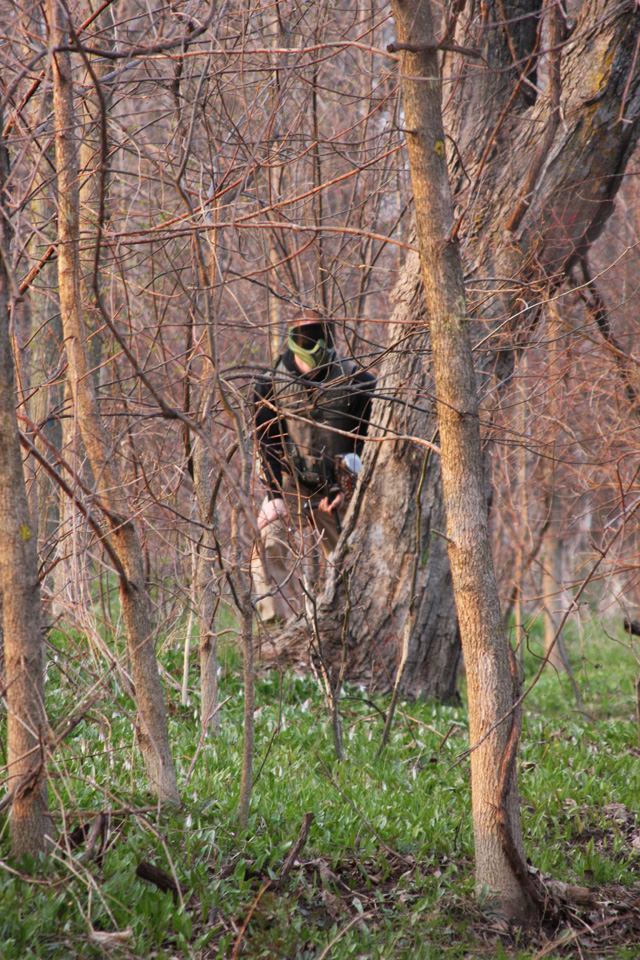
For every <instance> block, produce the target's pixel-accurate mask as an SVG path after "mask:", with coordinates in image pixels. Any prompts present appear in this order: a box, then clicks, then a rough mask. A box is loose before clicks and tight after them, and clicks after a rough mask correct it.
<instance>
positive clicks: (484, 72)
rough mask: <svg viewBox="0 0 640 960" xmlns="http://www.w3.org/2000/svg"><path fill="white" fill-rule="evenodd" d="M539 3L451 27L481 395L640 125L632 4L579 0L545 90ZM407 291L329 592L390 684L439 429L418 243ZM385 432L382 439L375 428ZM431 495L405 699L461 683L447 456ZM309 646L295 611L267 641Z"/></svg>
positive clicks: (364, 660) (378, 680)
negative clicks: (444, 482)
mask: <svg viewBox="0 0 640 960" xmlns="http://www.w3.org/2000/svg"><path fill="white" fill-rule="evenodd" d="M550 9H551V10H555V9H556V8H555V5H550ZM540 10H541V3H540V2H534V0H505V2H504V3H503V4H498V5H496V4H486V5H485V6H484V7H483V8H482V15H481V16H480V15H479V14H478V16H476V10H475V8H465V9H464V10H463V11H462V12H461V13H459V14H458V15H456V16H454V18H453V19H452V21H451V23H450V24H449V27H450V28H451V32H450V40H451V41H453V42H455V43H457V44H459V45H460V46H463V47H465V48H471V49H472V51H473V50H475V51H477V52H478V53H479V54H480V55H481V56H482V57H483V58H484V63H483V61H481V60H479V59H478V58H476V57H473V58H466V57H465V55H463V54H461V53H455V54H452V53H449V52H447V53H446V54H443V57H444V64H443V68H442V69H443V73H444V76H445V77H446V78H447V79H450V80H451V81H452V82H451V85H450V86H448V87H447V90H448V91H449V90H450V91H451V95H450V97H449V98H448V102H447V108H446V111H445V117H444V119H445V123H446V125H447V134H448V135H450V136H448V137H447V140H446V142H445V145H444V146H446V149H447V152H448V154H449V172H450V179H451V182H452V185H453V189H454V201H455V203H456V207H455V210H454V215H455V216H456V217H458V218H459V220H460V225H459V228H458V229H457V231H456V235H457V236H458V237H459V239H460V240H461V251H462V255H463V259H464V261H465V265H466V267H465V269H466V272H465V281H466V284H467V289H468V290H469V291H470V294H469V307H470V312H471V315H472V317H477V318H478V319H480V318H481V321H482V322H481V323H480V322H473V323H472V324H471V334H472V338H473V340H474V342H475V343H476V344H480V343H481V344H482V346H481V347H477V348H476V370H477V371H478V378H479V381H480V384H481V387H482V393H483V394H485V395H486V396H487V400H486V401H484V402H483V408H484V407H487V408H488V405H489V401H490V400H494V399H495V397H496V396H497V395H499V390H500V389H502V387H503V385H505V384H506V383H508V381H509V377H510V374H511V372H512V370H513V363H514V357H515V352H516V350H517V349H518V348H519V347H521V346H524V345H525V343H526V340H527V336H528V334H529V332H530V330H531V327H532V324H534V323H535V322H536V319H537V315H538V311H539V305H540V304H541V302H542V301H543V300H544V298H545V296H546V294H547V293H548V291H549V290H550V289H553V288H554V286H557V285H559V284H560V283H562V281H563V279H564V277H565V275H566V271H567V270H568V269H569V268H570V267H571V265H572V263H573V262H575V261H576V259H578V258H579V257H581V256H584V255H585V254H586V252H587V250H588V248H589V245H590V244H591V242H592V241H593V240H594V239H595V238H596V237H597V236H598V235H599V233H600V232H601V230H602V229H603V226H604V224H605V222H606V220H607V218H608V216H609V214H610V213H611V210H612V204H613V201H614V198H615V195H616V192H617V190H618V188H619V186H620V183H621V181H622V174H623V172H624V169H625V166H626V164H627V162H628V160H629V157H630V156H631V154H632V152H633V149H634V147H635V144H636V142H637V139H638V134H639V132H640V126H639V120H640V71H639V66H640V58H637V59H636V58H634V51H635V46H636V41H637V35H638V30H639V28H640V22H639V18H638V16H637V13H636V7H635V6H634V4H633V3H632V2H628V3H623V4H618V3H616V2H614V0H587V2H585V3H584V4H582V6H581V7H580V9H579V11H578V15H577V18H576V23H575V26H574V28H573V30H572V32H571V35H570V36H569V38H568V40H567V41H566V43H565V44H564V45H563V44H562V43H561V42H559V43H558V44H556V45H555V48H554V49H557V51H558V52H557V53H556V54H554V55H552V56H551V57H550V58H547V59H548V60H550V61H553V69H552V70H551V72H550V75H549V76H548V77H541V78H540V79H539V80H538V81H537V82H538V83H539V84H541V85H542V86H543V92H542V93H541V94H540V93H538V94H537V93H536V89H535V88H534V87H531V86H530V82H536V66H537V60H536V50H537V40H536V38H537V32H538V27H539V17H540ZM527 14H528V15H529V16H528V17H527ZM503 20H504V21H506V26H505V24H504V23H503ZM558 29H560V28H559V27H558ZM514 57H515V61H516V63H515V65H514ZM546 69H547V71H548V70H549V67H548V66H547V67H546ZM554 71H555V72H554ZM558 76H559V79H558ZM558 103H559V105H560V110H558ZM559 118H560V120H559V122H558V119H559ZM619 118H620V119H621V120H622V121H623V122H620V119H619ZM408 138H409V139H410V135H409V134H408ZM452 140H454V141H455V144H456V147H455V148H453V147H452V146H451V141H452ZM444 146H443V147H442V148H441V149H444ZM395 300H396V303H397V305H396V308H395V311H394V315H393V320H394V323H393V325H392V326H391V332H390V338H389V345H391V346H393V349H392V350H391V351H390V352H388V353H387V355H386V356H385V358H384V361H383V363H382V364H381V368H380V378H379V380H380V386H379V388H378V391H377V392H378V396H379V399H378V400H376V402H375V403H374V405H373V411H372V428H371V429H370V431H369V435H370V436H371V437H373V439H374V441H375V442H373V443H369V444H367V449H366V451H365V455H364V458H363V480H364V481H365V482H364V483H363V484H361V487H360V490H359V491H357V495H356V497H355V498H354V503H353V504H352V506H351V508H350V510H349V512H348V513H347V515H346V517H345V522H344V527H345V534H344V537H343V538H342V540H341V542H340V544H339V545H338V548H337V551H336V559H337V560H338V561H339V565H338V567H336V568H330V569H329V572H328V577H327V581H326V584H325V587H324V591H323V593H322V596H321V598H320V602H319V612H320V613H321V615H322V616H321V629H322V633H323V643H324V646H325V649H326V650H327V651H328V652H333V653H334V654H335V659H336V663H338V662H339V658H340V656H341V652H342V643H341V636H342V628H343V611H344V609H345V588H344V582H345V580H346V581H347V582H348V583H349V588H350V591H351V595H352V612H351V616H350V621H349V628H348V631H347V639H348V644H349V666H348V671H347V678H348V679H350V680H352V681H356V682H368V683H370V684H371V685H372V686H374V687H378V688H382V689H384V688H389V687H390V686H391V685H392V681H393V679H394V676H395V671H396V664H397V660H398V656H399V637H401V636H402V631H403V628H404V624H405V622H406V618H407V615H408V610H409V605H410V599H411V598H410V597H409V591H410V584H411V577H410V576H409V575H408V571H409V570H410V569H411V560H412V556H413V553H414V551H415V549H416V537H415V521H416V501H417V498H418V491H419V489H420V479H421V473H422V466H423V463H424V453H425V452H424V449H423V448H420V446H419V444H417V443H415V442H412V441H409V440H407V439H404V440H403V439H402V437H406V436H407V435H413V436H417V437H421V438H428V439H431V438H432V437H433V431H434V419H433V411H432V405H431V402H430V399H429V398H430V394H431V392H432V387H431V385H430V379H429V374H428V372H427V371H426V370H425V369H424V368H423V358H424V354H425V352H426V351H428V349H429V339H428V334H427V332H426V330H424V329H423V328H422V326H421V324H422V320H423V314H424V305H423V300H422V293H421V280H420V275H419V268H418V260H417V257H416V255H415V254H414V253H411V254H409V256H408V257H407V261H406V264H405V267H404V269H403V272H402V276H401V279H400V282H399V283H398V286H397V288H396V291H395ZM388 398H391V399H388ZM407 404H417V405H418V406H419V407H421V408H422V409H421V410H416V409H414V407H411V406H408V405H407ZM383 435H384V436H385V437H386V439H385V441H384V442H383V443H380V442H378V441H380V439H381V437H382V436H383ZM420 501H421V505H422V510H421V517H422V519H421V529H420V536H419V543H418V551H419V557H420V563H421V567H420V570H419V576H418V580H417V586H416V602H417V604H418V609H417V611H416V614H415V622H414V624H413V627H412V629H411V634H410V638H409V661H408V666H407V667H406V668H405V672H404V682H403V684H402V689H403V692H404V693H405V694H407V695H437V696H441V697H446V696H450V695H451V694H452V692H453V691H454V690H455V679H456V671H457V667H458V663H459V656H460V653H459V649H460V648H459V640H458V632H457V624H456V618H455V607H454V604H453V595H452V590H451V576H450V571H449V566H448V561H447V557H446V550H445V549H444V547H445V544H444V542H443V541H442V538H441V536H439V533H441V532H442V522H443V521H442V516H443V510H442V495H441V486H440V480H439V464H438V462H437V458H435V457H432V458H430V460H429V462H428V464H427V475H426V478H425V482H424V484H423V486H422V493H421V494H420ZM356 519H357V520H358V523H357V526H355V529H354V522H355V520H356ZM436 531H438V532H439V533H438V532H436ZM422 564H424V566H422ZM374 584H375V589H374V588H373V586H372V585H374ZM307 649H308V637H307V636H306V632H305V630H304V629H302V628H301V627H299V626H298V625H296V624H289V625H288V626H287V628H286V629H285V630H284V631H282V632H281V633H280V634H279V635H278V636H277V637H275V638H274V641H273V643H272V644H269V645H265V646H264V647H263V656H266V657H278V658H279V659H280V660H282V661H286V660H293V661H294V662H299V661H302V662H304V663H306V662H307Z"/></svg>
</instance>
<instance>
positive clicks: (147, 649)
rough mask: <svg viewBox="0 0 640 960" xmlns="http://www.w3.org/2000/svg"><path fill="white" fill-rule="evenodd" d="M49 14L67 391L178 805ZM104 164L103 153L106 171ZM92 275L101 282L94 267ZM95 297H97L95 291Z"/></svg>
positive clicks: (150, 769) (141, 699) (59, 18)
mask: <svg viewBox="0 0 640 960" xmlns="http://www.w3.org/2000/svg"><path fill="white" fill-rule="evenodd" d="M47 12H48V20H49V29H50V33H51V39H52V42H53V44H54V46H55V47H56V52H55V53H54V55H53V101H54V114H55V130H56V167H57V183H58V283H59V292H60V312H61V315H62V324H63V329H64V337H65V343H66V351H67V359H68V364H69V385H70V388H71V393H72V396H73V401H74V404H75V407H76V409H77V417H78V423H79V427H80V432H81V434H82V439H83V441H84V445H85V447H86V450H87V454H88V456H89V460H90V462H91V468H92V471H93V475H94V477H95V479H96V485H97V489H98V491H99V494H100V499H101V504H102V510H103V514H104V517H105V523H106V524H107V527H108V538H109V541H110V543H111V545H112V548H113V552H114V554H115V556H116V557H117V559H118V561H119V570H118V572H119V575H120V602H121V605H122V615H123V619H124V623H125V630H126V635H127V645H128V653H129V658H130V661H131V671H132V676H133V682H134V684H135V693H136V704H137V707H138V714H139V727H138V738H139V742H140V749H141V751H142V755H143V758H144V763H145V767H146V772H147V777H148V778H149V783H150V786H151V788H152V790H153V791H154V792H156V793H157V795H158V797H159V798H160V799H162V800H168V801H170V802H177V801H178V799H179V795H178V786H177V781H176V773H175V768H174V764H173V758H172V756H171V747H170V744H169V734H168V729H167V718H166V712H165V704H164V694H163V690H162V684H161V682H160V676H159V674H158V666H157V663H156V657H155V645H154V628H153V624H152V620H151V614H150V610H149V600H148V596H147V589H146V583H145V574H144V563H143V557H142V551H141V548H140V543H139V539H138V534H137V531H136V529H135V525H134V523H133V521H132V520H131V519H130V518H128V517H126V516H125V515H123V513H122V501H121V497H120V493H119V489H120V487H119V482H118V477H117V474H116V471H115V469H114V465H113V453H112V449H111V444H110V443H109V441H108V439H107V434H106V430H105V427H104V424H103V422H102V417H101V415H100V410H99V407H98V402H97V399H96V396H95V392H94V387H93V383H92V376H91V368H90V366H89V362H88V356H87V346H86V333H85V328H84V323H83V318H82V312H81V298H80V270H79V251H78V242H79V210H78V162H77V157H76V145H75V136H74V128H75V116H74V107H73V81H72V75H71V61H70V57H69V53H68V46H69V40H70V35H69V27H68V22H67V12H66V10H65V9H64V8H63V7H62V6H61V5H60V4H59V3H58V0H50V2H49V3H48V5H47ZM98 89H99V88H98ZM105 162H106V158H105V156H104V153H103V155H102V164H103V166H104V163H105ZM96 255H97V254H96ZM94 277H97V264H96V270H95V271H94ZM94 293H95V294H96V296H99V293H98V290H97V287H95V288H94Z"/></svg>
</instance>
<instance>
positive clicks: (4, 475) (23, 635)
mask: <svg viewBox="0 0 640 960" xmlns="http://www.w3.org/2000/svg"><path fill="white" fill-rule="evenodd" d="M2 126H3V118H2V112H1V111H0V129H1V128H2ZM8 177H9V157H8V154H7V150H6V148H5V146H4V142H3V140H2V138H1V137H0V217H1V218H2V219H1V223H0V244H1V249H0V597H1V609H2V634H3V637H4V660H5V667H6V687H5V689H4V691H3V695H4V696H5V697H6V703H7V720H8V723H7V747H8V750H7V753H8V790H9V792H8V798H5V802H6V799H9V801H10V802H11V818H10V828H11V851H12V853H13V854H14V856H20V855H21V854H24V853H29V854H31V855H32V856H35V855H37V854H38V853H40V852H42V851H43V850H45V849H46V846H47V841H48V835H49V832H50V831H49V825H48V819H47V813H48V802H47V770H46V760H47V754H46V742H47V723H46V712H45V703H44V662H45V654H44V625H43V620H42V608H41V601H40V578H39V576H38V557H37V538H36V535H35V530H36V529H37V528H36V527H35V526H34V523H33V521H32V518H31V515H30V513H29V503H28V500H27V492H26V488H25V482H24V474H23V469H22V458H21V456H20V440H19V431H18V422H17V419H16V404H17V397H16V389H15V378H14V369H13V349H12V344H11V337H10V335H9V316H10V308H11V302H12V301H13V304H14V306H15V296H16V286H17V284H16V280H15V276H13V275H12V276H11V279H12V283H11V282H10V279H9V277H10V275H9V272H8V271H9V264H10V259H9V250H10V228H9V209H10V207H9V203H8V197H7V194H6V185H7V180H8ZM12 287H13V290H12V289H11V288H12ZM3 805H4V802H3Z"/></svg>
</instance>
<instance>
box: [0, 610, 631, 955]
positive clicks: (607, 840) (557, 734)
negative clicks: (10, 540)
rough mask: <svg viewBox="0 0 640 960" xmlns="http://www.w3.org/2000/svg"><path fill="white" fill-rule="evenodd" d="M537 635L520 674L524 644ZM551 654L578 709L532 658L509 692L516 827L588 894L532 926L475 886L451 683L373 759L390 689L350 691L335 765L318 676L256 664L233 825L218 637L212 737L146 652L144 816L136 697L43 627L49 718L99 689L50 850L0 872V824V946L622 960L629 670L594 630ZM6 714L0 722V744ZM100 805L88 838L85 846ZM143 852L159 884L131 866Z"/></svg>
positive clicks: (234, 777) (61, 717) (544, 868)
mask: <svg viewBox="0 0 640 960" xmlns="http://www.w3.org/2000/svg"><path fill="white" fill-rule="evenodd" d="M535 630H536V627H535V626H534V627H533V628H532V631H531V634H530V637H529V649H528V651H527V655H526V674H527V681H528V682H529V681H530V680H531V679H532V677H533V676H534V675H535V672H536V670H537V666H538V663H539V656H540V649H539V647H537V646H536V644H537V641H536V638H535ZM618 634H619V635H620V636H621V635H622V634H621V631H620V630H619V631H618ZM570 653H571V658H572V662H573V664H574V670H575V672H576V676H577V679H578V684H579V686H580V689H581V692H582V697H583V701H584V702H583V706H582V710H579V709H577V707H576V704H575V702H574V701H573V694H572V691H571V686H570V684H569V682H568V680H567V679H566V678H564V677H559V676H557V675H555V674H554V673H553V671H551V670H549V669H547V670H545V672H544V673H543V675H542V677H541V679H540V680H539V682H538V683H537V685H536V686H535V688H534V689H533V690H532V691H531V693H530V694H529V696H528V697H527V700H526V702H525V709H524V725H523V736H522V747H521V752H520V762H519V781H520V788H521V796H522V822H523V830H524V834H525V843H526V848H527V855H528V857H529V858H530V860H531V862H532V863H533V864H535V866H536V867H537V868H539V870H540V871H541V872H542V874H543V875H544V876H546V877H551V878H553V879H556V880H561V881H564V882H566V883H569V884H575V885H582V886H583V887H588V888H589V889H590V890H591V891H592V893H593V899H594V903H595V904H596V905H595V906H593V905H592V906H591V907H590V908H589V910H586V912H585V911H583V913H582V914H581V915H578V913H576V914H575V922H574V923H571V922H569V921H567V922H566V923H565V924H564V926H562V927H559V928H558V929H557V930H555V931H553V932H549V931H546V932H543V931H541V930H535V931H531V930H515V929H512V928H510V927H509V925H508V924H506V923H505V922H504V920H503V919H502V918H500V916H499V915H498V914H496V913H495V910H494V909H493V908H492V904H491V901H490V898H489V897H484V896H483V894H482V892H481V893H480V896H479V897H475V896H474V883H473V836H472V823H471V812H470V784H469V761H468V758H467V756H466V753H465V748H466V746H467V736H468V727H467V719H466V708H465V705H464V683H462V689H463V703H462V704H461V705H445V704H434V703H403V704H401V706H400V708H399V710H398V713H397V716H396V719H395V724H394V730H393V733H392V736H391V740H390V743H389V745H388V747H387V749H386V750H385V751H384V753H383V754H382V756H379V744H380V737H381V734H382V727H383V723H384V716H383V715H384V710H385V708H386V705H387V700H386V699H385V698H374V699H371V698H368V697H367V695H366V694H365V693H364V692H363V691H361V690H359V689H355V688H348V689H347V690H346V692H345V696H344V698H343V700H342V711H343V724H344V744H345V751H346V760H345V761H344V762H343V763H338V762H337V761H336V760H335V757H334V754H333V747H332V739H331V732H330V729H329V725H328V721H327V717H326V714H325V711H324V708H323V704H322V698H321V695H320V693H319V691H318V688H317V686H316V684H315V682H314V681H313V680H312V679H310V678H300V677H296V676H293V675H292V674H289V673H287V674H283V675H281V674H279V673H278V672H277V671H272V672H269V673H267V674H265V675H262V676H261V678H260V679H259V680H258V683H257V691H256V692H257V697H256V702H257V712H256V762H255V766H254V771H255V774H254V776H255V780H256V782H255V785H254V790H253V797H252V805H251V810H252V812H251V819H250V825H249V830H248V831H247V832H246V833H240V832H239V831H238V827H237V820H236V815H235V811H236V805H237V800H238V791H239V779H240V776H239V775H240V763H241V749H242V721H241V718H242V685H241V680H240V658H239V655H238V653H237V651H236V650H235V648H234V647H233V645H232V644H231V643H229V644H227V645H226V646H225V649H224V653H223V655H222V657H221V676H220V693H221V699H222V700H225V701H227V702H226V703H225V704H224V707H223V709H222V711H221V729H220V733H219V735H218V736H217V737H216V738H214V737H210V738H209V739H208V740H207V742H206V744H205V745H204V746H203V747H202V748H201V749H199V740H200V730H199V722H198V721H199V715H198V709H197V704H198V695H197V681H198V677H197V673H196V661H197V654H194V660H193V665H192V674H191V694H192V696H191V700H192V705H191V706H189V707H183V706H181V705H180V694H179V680H180V675H181V650H180V649H179V648H178V647H177V646H171V645H169V644H165V645H164V646H163V647H162V664H163V667H164V670H165V671H166V673H165V677H166V683H167V696H168V701H169V726H170V735H171V739H172V743H173V749H174V756H175V758H176V764H177V768H178V777H179V781H180V783H181V790H182V798H183V806H182V808H181V809H179V810H173V811H171V810H164V809H163V810H161V811H158V810H157V809H156V808H155V806H154V804H153V802H152V800H151V799H150V797H149V796H148V795H147V794H146V792H145V784H144V779H143V777H142V770H141V763H140V758H139V755H138V753H137V750H136V748H135V744H134V738H133V707H132V703H131V701H130V700H129V699H128V697H127V696H126V694H125V693H124V691H123V689H122V687H121V684H120V681H119V680H118V674H117V671H115V670H112V671H111V672H110V673H109V674H108V675H107V676H106V677H104V664H103V662H101V660H100V658H99V657H98V655H97V654H96V653H95V651H93V652H92V651H91V649H89V648H88V645H87V643H86V641H85V640H84V639H83V638H82V637H68V636H62V635H53V636H52V637H50V648H49V664H48V671H47V689H48V694H47V695H48V707H49V714H50V719H51V725H52V727H53V728H54V729H55V728H56V727H57V726H59V725H60V724H62V723H64V722H65V718H68V717H69V715H70V714H71V713H72V712H73V711H74V710H76V711H77V710H78V709H79V708H80V707H81V706H82V702H81V699H80V698H81V692H82V691H84V690H87V689H89V688H90V687H91V685H92V684H95V683H96V681H97V680H98V679H99V678H100V677H103V680H102V683H101V685H100V686H99V687H98V688H97V689H98V693H99V695H98V696H97V699H96V700H95V702H94V703H93V704H92V705H91V707H90V709H89V711H88V712H87V714H86V715H85V717H84V719H83V720H82V722H81V723H80V724H78V726H77V727H76V728H75V729H74V730H73V731H72V733H71V734H70V735H69V736H68V737H67V738H66V740H65V741H64V744H63V745H62V747H60V748H59V750H58V752H57V754H56V759H55V765H54V766H53V767H52V769H51V771H50V772H51V779H50V787H49V794H50V804H51V810H52V817H53V824H54V831H55V834H56V839H57V841H58V845H57V847H56V848H55V850H54V851H53V853H52V855H51V857H50V858H49V861H48V862H47V863H40V864H30V863H20V864H16V863H12V862H11V861H10V860H9V859H8V826H7V823H6V821H5V822H4V823H3V825H2V835H1V838H0V856H1V857H2V861H1V862H0V957H1V958H2V960H17V958H20V960H23V958H35V957H38V958H50V960H62V958H64V960H69V958H93V957H96V958H97V957H114V958H115V957H122V958H127V957H145V958H159V960H160V958H167V960H168V958H174V957H176V958H182V957H189V958H198V960H207V958H212V960H213V958H217V957H220V958H233V957H236V956H238V957H250V958H256V960H257V958H280V957H282V958H285V957H290V958H299V960H305V958H308V960H312V958H315V960H324V958H325V957H331V958H335V960H341V958H345V960H346V958H347V957H360V958H376V960H382V958H386V960H392V958H394V960H395V958H398V960H400V958H404V957H407V958H409V957H411V958H416V960H432V958H434V960H435V958H441V957H450V958H452V960H456V958H460V960H462V958H468V960H471V958H481V957H503V956H504V957H513V958H525V957H526V958H533V957H534V956H538V957H542V956H551V957H576V958H578V957H585V956H593V957H596V956H597V957H616V958H625V957H637V956H638V955H640V934H639V933H638V931H637V930H636V926H635V922H636V921H635V917H636V914H637V912H638V911H637V909H636V910H635V912H634V907H633V904H634V903H635V902H637V900H638V898H640V884H639V882H638V876H637V874H638V867H637V865H638V863H640V859H638V858H639V857H640V826H638V824H637V821H636V809H637V803H638V796H639V795H640V791H639V786H640V784H639V777H640V768H639V765H638V755H639V751H638V747H637V744H638V729H637V725H636V715H635V692H634V679H635V676H636V673H637V672H638V666H637V664H636V661H635V657H634V652H633V650H632V649H631V648H630V647H629V645H628V643H627V642H626V641H625V642H617V641H615V640H612V639H610V638H607V637H606V636H605V635H604V634H603V633H602V632H599V631H597V630H596V629H595V628H594V629H593V630H592V632H591V634H590V635H588V636H586V637H585V636H582V637H578V636H575V637H573V638H572V639H571V642H570ZM93 695H94V696H95V690H94V694H93ZM4 724H5V716H4V714H3V715H2V717H1V718H0V726H1V727H2V729H0V736H1V739H2V741H3V742H4V739H5V733H6V731H5V729H4ZM196 754H197V759H196V761H195V764H194V765H193V770H192V772H191V777H190V779H189V780H188V782H187V777H188V774H189V771H190V769H191V767H192V762H193V760H194V756H196ZM306 813H312V814H313V815H314V819H313V822H312V825H311V828H310V831H309V836H308V839H307V841H306V844H305V846H304V847H303V849H302V850H301V852H300V854H299V856H298V858H297V860H296V862H295V864H294V866H293V868H292V870H291V873H290V874H289V876H288V878H287V880H286V882H285V883H284V884H280V883H279V882H278V877H279V873H280V870H281V868H282V864H283V860H284V858H285V857H286V855H287V852H288V851H289V850H290V848H291V846H292V844H293V843H294V842H295V840H296V838H297V836H298V833H299V830H300V827H301V824H302V821H303V817H304V815H305V814H306ZM100 814H101V815H102V817H103V819H102V820H101V821H100V823H101V826H102V830H101V836H100V839H99V841H98V842H97V843H96V844H95V846H94V847H93V848H92V849H88V848H87V837H88V831H89V830H90V828H91V825H92V823H94V822H95V820H96V817H97V816H98V815H100ZM141 864H143V868H141V867H140V865H141ZM144 865H147V866H148V867H151V868H153V867H155V868H156V869H158V870H160V871H162V872H163V875H164V876H165V878H166V879H167V881H168V883H169V885H171V884H173V889H168V890H165V891H164V892H163V890H162V889H161V888H159V887H158V886H156V885H154V884H153V883H150V882H149V881H148V880H145V879H141V878H140V877H139V876H138V875H137V871H138V873H139V872H140V871H141V870H142V872H143V873H144ZM603 904H607V905H608V906H603ZM581 924H582V926H580V925H581ZM576 931H578V934H576ZM590 938H591V939H590ZM563 941H564V942H563Z"/></svg>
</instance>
